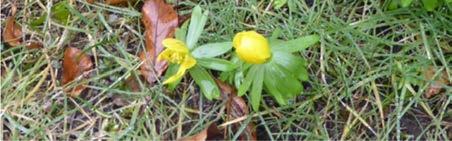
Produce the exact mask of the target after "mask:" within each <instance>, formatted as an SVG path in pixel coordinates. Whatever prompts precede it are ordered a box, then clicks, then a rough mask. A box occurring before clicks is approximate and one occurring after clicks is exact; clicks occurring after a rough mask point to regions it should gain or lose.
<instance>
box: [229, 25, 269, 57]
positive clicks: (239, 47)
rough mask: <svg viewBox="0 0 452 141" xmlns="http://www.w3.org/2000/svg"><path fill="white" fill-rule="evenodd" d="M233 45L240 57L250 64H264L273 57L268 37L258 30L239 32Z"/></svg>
mask: <svg viewBox="0 0 452 141" xmlns="http://www.w3.org/2000/svg"><path fill="white" fill-rule="evenodd" d="M233 45H234V48H235V52H236V53H237V55H238V56H239V58H240V59H241V60H243V61H245V62H247V63H250V64H262V63H265V62H267V61H268V59H269V58H270V57H271V52H270V47H269V44H268V41H267V39H266V38H265V37H264V36H262V35H261V34H259V33H257V32H256V31H244V32H240V33H237V34H236V35H235V37H234V39H233Z"/></svg>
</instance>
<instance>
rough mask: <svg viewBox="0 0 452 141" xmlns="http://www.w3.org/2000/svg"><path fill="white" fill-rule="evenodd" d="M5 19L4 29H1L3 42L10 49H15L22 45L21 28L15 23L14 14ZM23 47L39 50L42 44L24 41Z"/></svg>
mask: <svg viewBox="0 0 452 141" xmlns="http://www.w3.org/2000/svg"><path fill="white" fill-rule="evenodd" d="M12 13H13V14H12V15H11V16H10V17H8V18H6V21H5V28H4V29H3V31H4V33H3V40H4V41H5V42H6V43H8V45H9V46H11V47H16V46H19V45H21V44H22V34H23V33H22V27H21V26H20V25H19V24H17V23H16V20H15V19H14V17H15V12H12ZM25 46H26V47H27V48H29V49H35V48H41V47H42V44H41V43H39V42H35V41H26V43H25Z"/></svg>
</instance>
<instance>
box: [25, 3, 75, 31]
mask: <svg viewBox="0 0 452 141" xmlns="http://www.w3.org/2000/svg"><path fill="white" fill-rule="evenodd" d="M68 7H69V4H68V2H67V1H66V0H64V1H60V2H58V3H56V4H55V5H53V6H52V8H51V10H50V14H51V17H52V19H54V20H55V21H56V22H58V23H63V24H66V23H67V22H68V19H69V16H70V11H69V9H68ZM46 18H47V14H44V15H42V16H40V17H39V18H37V19H35V20H32V21H31V22H30V24H29V25H30V26H32V28H36V26H40V25H42V24H44V22H45V20H46Z"/></svg>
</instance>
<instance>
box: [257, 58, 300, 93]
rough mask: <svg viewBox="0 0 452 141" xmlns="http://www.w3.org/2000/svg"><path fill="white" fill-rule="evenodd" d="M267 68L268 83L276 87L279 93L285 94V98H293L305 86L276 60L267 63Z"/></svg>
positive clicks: (266, 77)
mask: <svg viewBox="0 0 452 141" xmlns="http://www.w3.org/2000/svg"><path fill="white" fill-rule="evenodd" d="M265 70H266V72H265V74H266V75H265V81H264V82H265V83H266V85H271V87H274V88H276V89H277V91H278V92H279V93H281V94H284V95H283V97H284V98H292V97H294V96H297V95H298V94H300V93H301V91H302V87H303V86H302V85H301V82H300V81H299V80H298V79H297V78H296V77H295V76H294V75H292V74H291V73H290V72H289V71H288V70H286V69H284V68H282V67H281V66H280V65H278V64H276V63H274V62H270V63H267V64H266V65H265ZM273 95H276V93H273Z"/></svg>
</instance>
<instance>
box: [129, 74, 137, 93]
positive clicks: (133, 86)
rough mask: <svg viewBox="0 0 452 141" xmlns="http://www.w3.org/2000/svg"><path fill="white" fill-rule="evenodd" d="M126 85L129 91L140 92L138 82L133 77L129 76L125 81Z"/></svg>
mask: <svg viewBox="0 0 452 141" xmlns="http://www.w3.org/2000/svg"><path fill="white" fill-rule="evenodd" d="M126 85H127V86H129V88H130V90H132V92H139V91H140V84H139V83H138V80H137V79H136V78H135V77H134V76H129V77H128V78H127V79H126Z"/></svg>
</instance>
